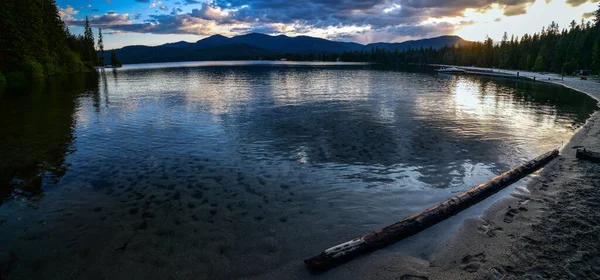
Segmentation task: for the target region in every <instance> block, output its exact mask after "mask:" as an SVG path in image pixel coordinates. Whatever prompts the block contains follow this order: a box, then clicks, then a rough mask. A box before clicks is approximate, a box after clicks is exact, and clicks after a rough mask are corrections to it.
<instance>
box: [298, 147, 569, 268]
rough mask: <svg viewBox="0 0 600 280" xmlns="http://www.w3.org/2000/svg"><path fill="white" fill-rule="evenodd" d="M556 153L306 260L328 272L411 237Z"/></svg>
mask: <svg viewBox="0 0 600 280" xmlns="http://www.w3.org/2000/svg"><path fill="white" fill-rule="evenodd" d="M556 156H558V150H557V149H555V150H552V151H550V152H547V153H545V154H543V155H540V156H538V157H537V158H535V159H533V160H531V161H528V162H526V163H524V164H521V165H519V166H517V167H515V168H513V169H511V170H509V171H507V172H505V173H503V174H501V175H499V176H496V177H494V178H493V179H491V180H490V181H487V182H486V183H483V184H481V185H479V186H476V187H474V188H472V189H471V190H469V191H467V192H464V193H462V194H460V195H458V196H455V197H453V198H450V199H448V200H446V201H444V202H442V203H440V204H438V205H435V206H433V207H431V208H429V209H426V210H424V211H422V212H419V213H417V214H414V215H412V216H409V217H407V218H405V219H404V220H402V221H400V222H397V223H395V224H392V225H389V226H387V227H385V228H382V229H380V230H377V231H374V232H371V233H369V234H367V235H365V236H362V237H358V238H355V239H353V240H351V241H348V242H346V243H343V244H340V245H337V246H335V247H332V248H329V249H327V250H325V251H324V252H322V253H321V254H319V255H316V256H314V257H311V258H309V259H306V260H304V263H305V265H306V266H307V267H308V268H309V269H310V270H312V271H325V270H328V269H330V268H331V267H334V266H336V265H339V264H342V263H344V262H347V261H349V260H351V259H353V258H355V257H357V256H359V255H361V254H364V253H368V252H372V251H375V250H377V249H380V248H383V247H385V246H387V245H390V244H392V243H394V242H397V241H399V240H401V239H404V238H406V237H409V236H411V235H413V234H415V233H418V232H420V231H422V230H424V229H426V228H428V227H430V226H432V225H434V224H436V223H438V222H440V221H443V220H445V219H446V218H448V217H450V216H452V215H455V214H456V213H458V212H460V211H462V210H464V209H466V208H468V207H469V206H471V205H473V204H475V203H477V202H480V201H482V200H483V199H485V198H487V197H488V196H490V195H492V194H494V193H496V192H497V191H499V190H501V189H503V188H505V187H506V186H508V185H510V184H512V183H514V182H516V181H518V180H520V179H522V178H523V177H525V176H527V175H529V174H531V173H533V172H535V171H536V170H538V169H540V168H542V167H543V166H544V165H545V164H547V163H548V162H550V160H552V159H553V158H554V157H556Z"/></svg>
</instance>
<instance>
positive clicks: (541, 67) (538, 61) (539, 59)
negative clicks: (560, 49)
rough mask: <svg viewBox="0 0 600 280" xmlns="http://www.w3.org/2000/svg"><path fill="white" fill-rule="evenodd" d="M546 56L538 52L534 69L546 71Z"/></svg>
mask: <svg viewBox="0 0 600 280" xmlns="http://www.w3.org/2000/svg"><path fill="white" fill-rule="evenodd" d="M544 69H545V67H544V58H543V57H542V53H541V52H540V54H538V56H537V58H536V59H535V64H534V65H533V71H544Z"/></svg>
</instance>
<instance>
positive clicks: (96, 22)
mask: <svg viewBox="0 0 600 280" xmlns="http://www.w3.org/2000/svg"><path fill="white" fill-rule="evenodd" d="M134 18H135V16H134ZM65 22H66V23H67V24H68V25H70V26H83V25H84V24H85V20H69V21H65ZM90 25H91V26H92V27H102V28H103V29H107V30H110V31H109V32H110V34H120V33H153V34H196V35H204V36H205V35H212V34H214V29H215V27H216V25H215V23H214V22H211V21H206V20H203V19H199V18H195V17H192V16H190V15H188V14H183V15H150V16H149V19H148V20H146V21H145V22H143V23H134V22H132V20H131V18H130V16H129V14H117V13H114V14H108V13H107V14H104V15H102V16H94V17H92V18H91V19H90Z"/></svg>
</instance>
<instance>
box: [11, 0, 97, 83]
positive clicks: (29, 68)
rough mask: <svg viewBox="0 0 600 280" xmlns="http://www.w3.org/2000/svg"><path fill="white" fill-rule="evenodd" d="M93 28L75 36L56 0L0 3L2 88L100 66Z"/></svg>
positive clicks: (87, 25) (87, 27)
mask: <svg viewBox="0 0 600 280" xmlns="http://www.w3.org/2000/svg"><path fill="white" fill-rule="evenodd" d="M97 61H98V58H97V56H96V52H95V50H94V37H93V33H92V30H91V28H90V27H89V24H86V30H85V34H84V35H79V36H76V35H72V34H70V33H69V31H68V29H67V27H66V26H65V24H64V23H63V22H62V20H61V19H60V15H59V13H58V9H57V7H56V3H55V1H54V0H1V1H0V85H1V84H5V83H6V82H7V81H10V82H11V83H19V82H24V81H27V80H28V79H32V78H40V77H44V76H48V75H55V74H62V73H70V72H78V71H82V70H86V69H90V68H92V67H93V66H95V65H96V64H97Z"/></svg>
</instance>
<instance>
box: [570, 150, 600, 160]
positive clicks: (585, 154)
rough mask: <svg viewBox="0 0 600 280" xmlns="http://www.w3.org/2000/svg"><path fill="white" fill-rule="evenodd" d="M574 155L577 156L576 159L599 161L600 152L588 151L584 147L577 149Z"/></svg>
mask: <svg viewBox="0 0 600 280" xmlns="http://www.w3.org/2000/svg"><path fill="white" fill-rule="evenodd" d="M575 157H577V159H583V160H588V161H593V162H600V153H597V152H592V151H588V150H586V149H577V153H576V154H575Z"/></svg>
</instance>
